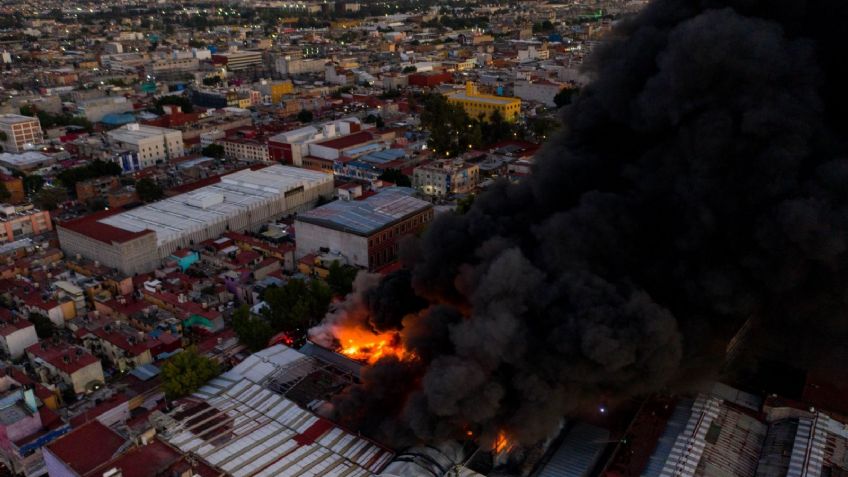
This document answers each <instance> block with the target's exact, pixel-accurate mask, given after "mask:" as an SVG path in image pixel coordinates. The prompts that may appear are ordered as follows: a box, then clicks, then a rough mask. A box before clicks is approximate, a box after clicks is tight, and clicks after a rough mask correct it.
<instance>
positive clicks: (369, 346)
mask: <svg viewBox="0 0 848 477" xmlns="http://www.w3.org/2000/svg"><path fill="white" fill-rule="evenodd" d="M333 334H334V335H335V336H336V339H338V340H339V345H340V348H339V350H338V351H339V353H341V354H343V355H345V356H347V357H349V358H351V359H354V360H356V361H364V362H367V363H368V364H374V363H376V362H377V361H378V360H379V359H380V358H382V357H384V356H395V357H397V358H399V359H409V358H411V357H412V354H411V353H409V352H408V351H407V350H406V349H404V347H403V344H402V343H401V339H400V334H399V333H397V332H394V331H389V332H386V333H380V334H377V333H374V332H372V331H370V330H366V329H363V328H359V327H338V328H336V329H334V330H333Z"/></svg>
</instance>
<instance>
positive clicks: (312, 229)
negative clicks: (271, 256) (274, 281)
mask: <svg viewBox="0 0 848 477" xmlns="http://www.w3.org/2000/svg"><path fill="white" fill-rule="evenodd" d="M295 230H296V231H297V248H296V249H295V260H300V259H301V258H303V257H304V256H306V255H309V254H310V253H314V252H317V251H318V250H319V249H320V248H321V247H326V248H329V249H330V251H332V252H339V253H341V254H342V255H343V256H344V257H345V258H346V259H347V260H348V262H349V263H350V264H352V265H356V266H360V267H365V268H367V267H368V239H367V238H366V237H361V236H359V235H354V234H350V233H346V232H341V231H338V230H335V229H330V228H327V227H322V226H320V225H315V224H310V223H307V222H301V221H299V220H296V221H295Z"/></svg>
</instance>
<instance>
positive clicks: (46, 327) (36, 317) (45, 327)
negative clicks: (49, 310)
mask: <svg viewBox="0 0 848 477" xmlns="http://www.w3.org/2000/svg"><path fill="white" fill-rule="evenodd" d="M29 321H31V322H32V324H33V325H34V326H35V334H37V335H38V337H39V338H40V339H47V338H50V337H51V336H53V323H52V322H51V321H50V318H47V317H46V316H44V315H42V314H40V313H30V314H29Z"/></svg>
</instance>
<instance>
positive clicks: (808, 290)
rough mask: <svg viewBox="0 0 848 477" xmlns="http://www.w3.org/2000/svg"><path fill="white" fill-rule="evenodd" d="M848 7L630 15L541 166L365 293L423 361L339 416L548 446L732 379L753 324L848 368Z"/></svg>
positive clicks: (768, 341) (657, 7) (738, 1)
mask: <svg viewBox="0 0 848 477" xmlns="http://www.w3.org/2000/svg"><path fill="white" fill-rule="evenodd" d="M846 10H848V2H845V1H844V0H835V1H826V0H818V1H813V0H810V1H803V0H721V1H720V0H712V1H708V0H702V1H698V0H657V1H655V2H653V3H652V4H651V5H649V6H648V7H647V8H646V10H645V11H643V12H642V13H641V14H639V15H638V16H637V17H635V18H633V19H631V20H628V21H625V22H623V23H622V24H620V25H619V26H618V28H617V29H616V30H615V32H614V34H613V37H612V38H611V39H610V40H609V41H608V42H607V43H606V44H605V45H604V46H603V47H601V48H600V49H599V50H598V51H596V52H595V54H594V55H593V57H592V65H591V66H590V67H589V73H590V74H591V75H592V76H593V82H592V83H591V84H590V85H589V86H587V87H586V88H584V90H583V91H582V92H581V94H580V95H579V96H578V97H577V98H576V101H575V102H574V104H573V105H571V106H570V107H569V108H568V109H567V110H566V111H565V113H564V117H563V119H564V124H565V127H564V130H563V131H562V132H561V133H560V134H559V135H558V136H557V137H555V138H554V139H553V140H552V141H551V142H550V143H549V144H547V145H546V147H545V148H544V149H543V152H542V153H541V154H540V155H539V157H538V158H537V164H536V166H535V170H534V172H533V174H532V176H531V177H529V178H528V179H526V180H524V181H522V182H520V183H517V184H507V183H499V184H497V185H496V186H495V187H494V188H493V189H492V190H490V191H488V192H487V193H485V194H483V195H481V196H480V197H479V198H478V199H477V201H476V202H475V203H474V206H473V207H472V208H471V210H470V211H469V212H468V213H467V214H465V215H454V214H449V215H445V216H442V217H440V218H439V219H438V220H436V221H435V223H433V224H432V226H431V227H430V228H429V230H428V231H427V233H426V234H425V235H424V236H423V237H422V238H421V240H420V241H418V242H417V243H416V244H414V246H413V247H412V248H411V249H410V250H409V251H408V255H409V257H410V259H409V261H408V262H409V263H408V266H409V271H405V272H400V274H398V275H393V276H390V277H387V278H386V279H385V280H384V281H383V282H382V283H380V284H379V285H374V287H376V288H374V287H372V288H370V289H369V290H370V291H366V292H364V294H362V295H361V296H359V298H355V299H354V301H355V302H356V303H358V305H357V306H362V307H365V310H364V312H362V313H358V314H356V316H358V317H360V318H361V319H363V320H365V322H367V323H366V324H367V326H370V327H371V328H373V329H375V330H379V331H384V330H386V329H391V328H394V329H397V330H399V331H400V333H401V336H402V337H403V339H404V343H405V345H406V346H407V347H408V348H409V349H410V350H411V351H413V352H414V353H416V355H417V356H418V360H417V361H416V362H415V363H403V362H401V363H399V362H398V361H397V360H396V359H387V360H385V361H383V362H378V363H377V364H376V365H374V366H371V367H369V368H368V369H366V370H365V371H364V373H363V375H362V384H361V385H358V386H355V387H352V388H351V389H349V390H348V391H347V392H345V393H344V394H342V395H341V396H339V397H338V398H337V399H336V401H335V409H336V413H337V417H338V418H339V419H341V420H343V421H347V422H348V423H349V424H351V425H354V426H358V427H360V428H364V429H366V430H369V431H371V432H376V433H383V434H385V435H388V436H390V437H391V438H393V439H394V440H395V442H397V443H413V442H422V441H424V442H432V441H438V440H440V439H447V438H456V437H459V436H464V435H465V434H466V433H467V432H469V431H470V432H473V433H475V434H476V435H479V436H482V437H483V438H484V439H485V437H486V436H488V437H489V438H491V436H493V435H494V434H495V433H496V432H498V431H499V430H505V431H506V432H507V433H508V434H509V435H510V436H511V437H512V438H513V439H515V440H517V441H519V442H521V443H524V444H531V443H535V442H538V441H540V440H542V439H545V438H546V437H548V436H550V435H551V433H552V432H555V431H556V429H557V427H558V426H559V424H560V422H561V419H562V417H563V416H566V415H568V414H569V413H572V412H576V411H578V410H580V409H581V408H582V407H584V406H586V405H587V404H588V405H593V406H596V405H597V404H598V403H599V402H604V401H606V400H615V399H620V398H624V397H627V396H633V395H639V394H642V393H648V392H651V391H655V390H659V389H663V388H667V387H669V386H673V385H674V384H675V383H676V382H678V381H680V380H681V379H686V378H690V377H692V376H693V375H695V376H697V375H698V374H699V373H704V372H708V371H709V370H716V369H717V368H719V366H721V364H722V362H723V361H724V359H725V356H724V351H725V346H726V344H727V343H728V341H729V340H730V338H731V337H732V336H733V335H734V334H735V333H736V332H737V330H739V329H740V327H742V325H743V323H745V322H746V321H748V320H751V321H750V322H751V323H752V326H751V328H750V331H749V332H748V333H747V335H746V337H744V338H745V339H744V340H743V341H742V345H741V346H742V347H743V348H745V349H756V350H757V351H758V353H761V354H769V353H779V354H780V355H782V356H783V358H784V359H786V360H802V362H804V363H814V362H815V360H816V359H817V358H820V357H821V355H817V352H818V351H823V352H825V353H829V352H835V350H840V349H841V350H843V352H842V353H840V354H841V355H843V356H844V355H845V353H844V348H845V347H846V346H848V345H846V343H848V293H846V291H848V290H847V289H848V274H846V271H848V253H846V249H848V243H846V237H847V236H846V232H847V231H848V208H846V204H848V160H846V142H845V141H846V138H848V128H846V121H848V100H846V98H848V95H846V91H848V88H846V86H845V85H846V84H848V82H846V79H848V78H846V71H848V69H844V68H842V65H841V63H842V57H843V55H842V54H841V50H842V49H843V48H842V47H843V45H844V38H843V33H844V25H846V24H848V23H846V21H848V14H846ZM410 290H414V294H413V293H410ZM360 291H361V290H360ZM369 306H370V307H372V310H370V311H369V310H368V307H369ZM369 320H370V321H369ZM362 410H365V411H367V412H362Z"/></svg>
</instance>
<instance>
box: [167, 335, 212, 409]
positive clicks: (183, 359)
mask: <svg viewBox="0 0 848 477" xmlns="http://www.w3.org/2000/svg"><path fill="white" fill-rule="evenodd" d="M219 372H220V369H219V367H218V363H216V362H215V361H214V360H212V359H210V358H207V357H206V356H203V355H201V354H200V353H198V352H197V348H195V347H193V346H192V347H189V348H187V349H185V350H183V351H182V352H181V353H179V354H177V355H175V356H173V357H172V358H171V359H169V360H168V362H166V363H165V365H164V366H162V389H164V391H165V396H166V397H167V398H168V399H176V398H179V397H182V396H187V395H189V394H191V393H193V392H195V391H197V390H198V389H199V388H200V387H201V386H203V385H204V384H205V383H206V382H207V381H209V380H210V379H212V378H214V377H215V376H217V375H218V373H219Z"/></svg>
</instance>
